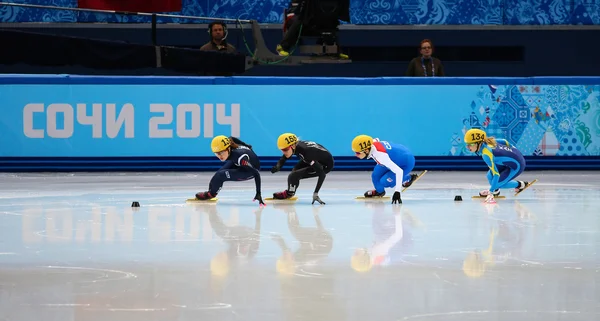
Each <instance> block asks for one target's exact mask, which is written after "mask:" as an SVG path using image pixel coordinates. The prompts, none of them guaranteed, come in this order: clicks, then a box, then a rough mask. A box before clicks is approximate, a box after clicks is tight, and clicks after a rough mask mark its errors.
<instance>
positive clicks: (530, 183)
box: [515, 178, 538, 196]
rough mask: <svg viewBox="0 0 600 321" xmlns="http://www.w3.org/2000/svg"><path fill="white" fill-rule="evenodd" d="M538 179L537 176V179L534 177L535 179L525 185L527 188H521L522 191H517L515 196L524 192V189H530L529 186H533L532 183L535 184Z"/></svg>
mask: <svg viewBox="0 0 600 321" xmlns="http://www.w3.org/2000/svg"><path fill="white" fill-rule="evenodd" d="M537 181H538V180H537V178H536V179H534V180H533V181H531V182H529V184H527V186H525V188H524V189H522V190H521V191H520V192H518V193H515V196H517V195H519V194H521V193H523V191H524V190H526V189H528V188H529V187H531V185H533V184H534V183H535V182H537Z"/></svg>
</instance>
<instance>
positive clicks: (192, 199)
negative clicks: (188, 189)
mask: <svg viewBox="0 0 600 321" xmlns="http://www.w3.org/2000/svg"><path fill="white" fill-rule="evenodd" d="M218 200H219V199H218V198H216V197H214V198H211V199H209V200H199V199H195V198H188V199H187V200H185V201H186V203H200V204H201V203H216V202H217V201H218Z"/></svg>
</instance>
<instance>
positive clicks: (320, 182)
mask: <svg viewBox="0 0 600 321" xmlns="http://www.w3.org/2000/svg"><path fill="white" fill-rule="evenodd" d="M310 166H312V168H314V169H315V172H317V175H319V180H318V181H317V186H316V187H315V193H316V194H318V193H319V191H320V190H321V186H323V182H324V181H325V177H326V176H327V174H325V170H324V169H323V166H322V165H321V164H320V163H319V162H317V161H312V162H310Z"/></svg>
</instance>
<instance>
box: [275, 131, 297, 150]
mask: <svg viewBox="0 0 600 321" xmlns="http://www.w3.org/2000/svg"><path fill="white" fill-rule="evenodd" d="M297 142H298V137H296V135H294V134H292V133H285V134H281V135H279V138H277V148H279V149H286V148H288V147H290V146H292V145H294V144H295V143H297Z"/></svg>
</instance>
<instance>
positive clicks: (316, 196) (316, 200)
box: [312, 193, 325, 205]
mask: <svg viewBox="0 0 600 321" xmlns="http://www.w3.org/2000/svg"><path fill="white" fill-rule="evenodd" d="M315 202H319V204H321V205H325V202H323V201H322V200H321V198H320V197H319V194H318V193H313V201H312V204H314V203H315Z"/></svg>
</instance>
